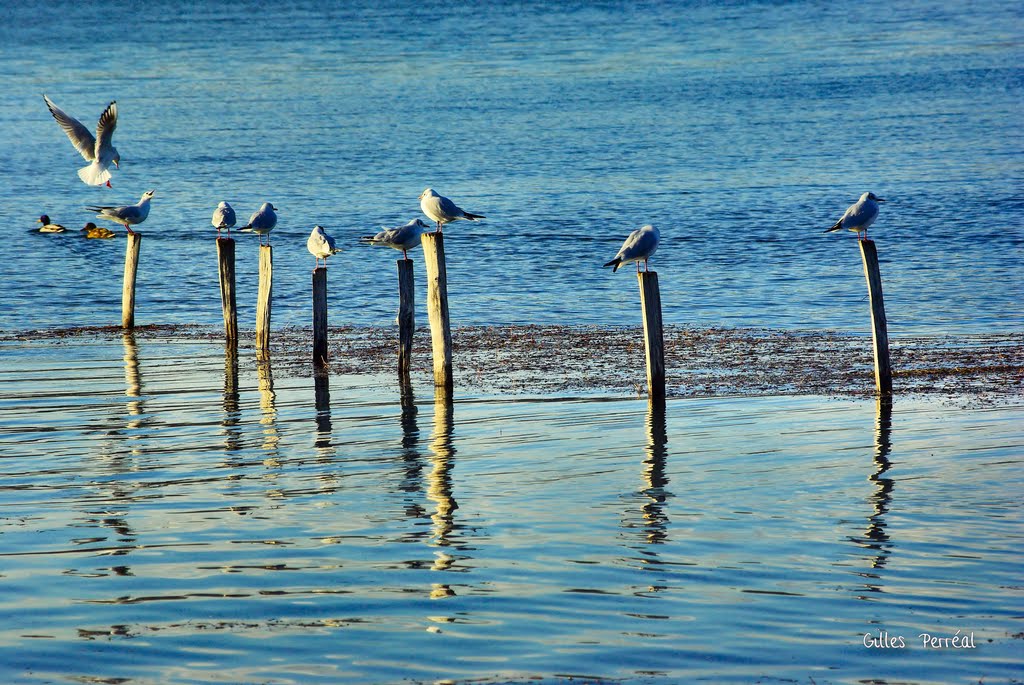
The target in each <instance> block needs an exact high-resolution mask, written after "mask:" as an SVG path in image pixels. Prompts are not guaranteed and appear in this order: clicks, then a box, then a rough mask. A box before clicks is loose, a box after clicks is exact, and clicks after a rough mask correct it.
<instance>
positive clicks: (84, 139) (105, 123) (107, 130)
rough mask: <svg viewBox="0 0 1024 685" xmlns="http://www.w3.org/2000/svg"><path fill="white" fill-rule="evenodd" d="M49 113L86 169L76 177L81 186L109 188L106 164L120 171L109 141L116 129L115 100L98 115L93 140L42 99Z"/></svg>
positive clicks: (47, 100)
mask: <svg viewBox="0 0 1024 685" xmlns="http://www.w3.org/2000/svg"><path fill="white" fill-rule="evenodd" d="M43 99H44V100H46V106H47V107H48V108H49V110H50V114H52V115H53V118H54V119H56V120H57V123H58V124H60V127H61V128H62V129H64V133H66V134H67V135H68V138H69V139H70V140H71V144H72V145H74V146H75V149H76V150H78V151H79V152H80V153H81V154H82V156H83V157H85V160H86V161H87V162H91V163H90V164H89V166H85V167H82V168H81V169H79V170H78V177H79V178H80V179H82V182H83V183H87V184H89V185H91V186H101V185H104V184H106V186H107V187H108V188H110V187H111V185H110V165H111V164H113V165H114V166H115V167H117V168H120V166H119V165H120V163H121V155H120V154H118V152H117V148H115V147H114V145H113V143H112V142H111V139H112V138H113V137H114V129H115V128H117V101H116V100H115V101H113V102H111V103H110V104H109V105H107V108H106V109H105V110H103V114H101V115H100V120H99V123H97V124H96V137H93V135H92V134H91V133H89V129H87V128H86V127H85V126H83V125H82V122H80V121H79V120H78V119H75V118H74V117H73V116H70V115H68V114H67V113H66V112H64V110H62V109H61V108H60V107H58V106H57V105H55V104H53V101H52V100H50V98H48V97H46V96H45V95H44V96H43Z"/></svg>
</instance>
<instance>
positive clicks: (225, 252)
mask: <svg viewBox="0 0 1024 685" xmlns="http://www.w3.org/2000/svg"><path fill="white" fill-rule="evenodd" d="M217 270H218V272H219V273H220V306H221V309H222V310H223V311H224V337H225V339H226V341H227V345H228V347H232V348H237V347H238V307H237V304H236V300H235V240H234V238H217Z"/></svg>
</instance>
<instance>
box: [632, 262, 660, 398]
mask: <svg viewBox="0 0 1024 685" xmlns="http://www.w3.org/2000/svg"><path fill="white" fill-rule="evenodd" d="M637 280H638V281H639V283H640V306H641V308H642V309H643V314H644V353H645V356H646V357H647V393H648V396H649V397H650V399H651V401H654V402H664V401H665V340H664V336H663V333H662V329H661V291H660V290H659V289H658V274H657V272H655V271H641V272H638V273H637Z"/></svg>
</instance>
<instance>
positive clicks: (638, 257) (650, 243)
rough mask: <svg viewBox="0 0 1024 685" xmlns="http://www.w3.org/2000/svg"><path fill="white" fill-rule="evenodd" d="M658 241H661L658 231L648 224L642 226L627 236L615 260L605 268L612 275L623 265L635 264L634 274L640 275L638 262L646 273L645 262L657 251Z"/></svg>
mask: <svg viewBox="0 0 1024 685" xmlns="http://www.w3.org/2000/svg"><path fill="white" fill-rule="evenodd" d="M659 240H661V232H660V231H659V230H658V229H656V228H655V227H654V226H652V225H650V224H647V225H646V226H642V227H640V228H638V229H636V230H635V231H633V232H632V233H630V234H629V237H628V238H626V242H624V243H622V247H621V248H619V253H618V254H617V255H615V259H613V260H612V261H610V262H608V263H607V264H605V266H610V267H612V272H613V273H614V272H615V271H618V270H619V267H620V266H622V265H623V264H629V263H630V262H636V272H637V273H640V262H643V263H644V271H647V270H648V269H647V260H648V259H650V258H651V255H653V254H654V252H655V251H656V250H657V249H658V241H659Z"/></svg>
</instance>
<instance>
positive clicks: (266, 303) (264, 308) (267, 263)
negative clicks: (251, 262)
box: [256, 245, 274, 350]
mask: <svg viewBox="0 0 1024 685" xmlns="http://www.w3.org/2000/svg"><path fill="white" fill-rule="evenodd" d="M273 281H274V248H272V247H271V246H270V245H260V285H259V293H258V294H257V296H256V348H257V349H261V350H266V349H269V348H270V291H271V290H272V285H273Z"/></svg>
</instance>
